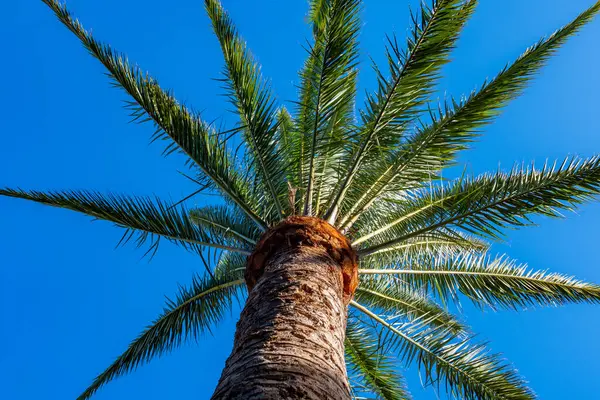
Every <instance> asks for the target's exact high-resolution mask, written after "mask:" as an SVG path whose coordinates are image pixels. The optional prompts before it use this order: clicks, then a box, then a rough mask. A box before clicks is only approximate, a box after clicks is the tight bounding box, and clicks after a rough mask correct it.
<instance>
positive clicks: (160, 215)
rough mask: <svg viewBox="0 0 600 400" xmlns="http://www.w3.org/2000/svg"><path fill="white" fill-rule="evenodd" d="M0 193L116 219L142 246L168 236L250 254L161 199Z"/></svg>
mask: <svg viewBox="0 0 600 400" xmlns="http://www.w3.org/2000/svg"><path fill="white" fill-rule="evenodd" d="M0 196H8V197H15V198H20V199H25V200H30V201H35V202H36V203H41V204H46V205H50V206H54V207H60V208H66V209H69V210H73V211H77V212H80V213H83V214H86V215H89V216H91V217H94V218H96V219H100V220H106V221H110V222H113V223H114V224H116V225H117V226H119V227H121V228H125V229H126V230H127V231H126V232H125V234H124V235H123V239H122V241H129V240H130V239H132V237H133V236H134V235H137V238H136V242H137V245H138V246H141V245H143V244H144V243H146V242H147V241H150V248H151V249H155V248H156V247H157V246H158V239H159V238H160V237H164V238H166V239H168V240H169V241H171V242H174V243H176V244H179V245H181V246H183V247H184V248H186V249H188V250H194V251H198V248H199V247H212V248H216V249H222V250H229V251H234V252H238V253H242V254H250V248H249V247H248V246H247V245H246V246H245V247H234V246H236V245H237V244H236V243H235V242H234V243H232V242H231V241H230V240H228V239H227V237H222V236H218V235H210V234H209V232H207V231H206V230H204V229H202V228H200V227H199V226H197V225H196V224H194V223H193V222H192V221H191V220H190V218H189V217H188V215H187V212H186V210H185V208H183V207H179V208H175V207H171V206H170V205H169V204H167V203H165V202H164V201H161V200H159V199H151V198H148V197H126V196H119V195H113V194H109V195H102V194H100V193H97V192H91V191H62V192H59V191H56V192H38V191H24V190H19V189H16V190H15V189H0Z"/></svg>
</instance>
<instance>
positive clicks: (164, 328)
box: [77, 255, 245, 400]
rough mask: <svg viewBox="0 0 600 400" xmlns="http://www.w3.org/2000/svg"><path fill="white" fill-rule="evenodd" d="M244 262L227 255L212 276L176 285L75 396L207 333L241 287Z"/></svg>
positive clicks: (88, 394)
mask: <svg viewBox="0 0 600 400" xmlns="http://www.w3.org/2000/svg"><path fill="white" fill-rule="evenodd" d="M244 264H245V259H244V258H243V257H240V256H238V255H227V256H225V257H223V258H222V259H221V261H220V263H219V265H218V266H217V268H216V270H215V275H214V277H204V278H202V277H198V276H196V277H194V279H193V280H192V284H191V285H190V287H189V288H184V287H182V288H180V290H179V293H178V294H177V297H176V298H175V300H168V301H167V306H166V307H165V309H164V311H163V313H162V314H161V315H160V316H159V317H158V318H157V319H156V320H154V321H153V322H152V323H151V324H150V325H149V326H148V327H147V328H146V329H145V330H144V331H143V332H142V333H141V334H140V335H139V336H138V337H137V338H136V339H135V340H133V341H132V342H131V344H130V345H129V347H128V348H127V350H126V351H125V352H124V353H123V354H121V355H120V356H119V357H117V359H116V360H115V361H114V362H113V363H112V364H111V365H110V366H109V367H108V368H107V369H106V370H105V371H104V372H102V373H101V374H100V375H98V376H97V377H96V379H94V382H93V383H92V384H91V385H90V386H89V387H88V388H87V389H86V390H85V391H84V392H83V393H82V394H81V395H80V396H79V397H78V398H77V399H78V400H85V399H89V398H90V397H91V396H92V395H93V394H94V393H95V392H96V391H98V389H100V388H101V387H102V386H104V385H105V384H106V383H108V382H109V381H111V380H113V379H115V378H118V377H119V376H122V375H125V374H127V373H129V372H131V371H133V370H135V369H136V368H137V367H139V366H140V365H142V364H145V363H147V362H149V361H150V360H152V359H153V358H155V357H159V356H161V355H163V354H165V353H169V352H170V351H172V350H173V349H174V348H176V347H178V346H179V345H181V343H182V342H183V341H185V340H187V339H190V338H192V339H195V340H198V339H199V338H200V337H201V336H202V335H204V334H205V333H207V332H210V330H211V327H212V326H214V325H215V324H216V323H218V322H219V321H220V320H221V319H222V318H223V315H224V314H225V313H226V312H227V310H229V309H230V308H231V306H232V303H233V300H234V299H235V297H236V296H237V293H238V291H239V290H240V288H241V287H242V286H243V284H244V278H243V267H244Z"/></svg>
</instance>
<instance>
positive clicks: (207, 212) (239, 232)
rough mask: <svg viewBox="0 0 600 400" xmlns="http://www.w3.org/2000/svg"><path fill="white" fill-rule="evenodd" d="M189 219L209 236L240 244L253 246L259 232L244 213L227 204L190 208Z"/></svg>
mask: <svg viewBox="0 0 600 400" xmlns="http://www.w3.org/2000/svg"><path fill="white" fill-rule="evenodd" d="M189 214H190V219H191V220H192V221H193V222H194V223H196V224H197V225H198V226H200V227H201V228H203V229H205V230H206V231H207V232H208V233H209V234H210V235H211V237H221V238H228V239H231V240H233V241H235V242H237V243H239V244H240V245H241V246H244V247H246V246H253V245H255V244H256V242H258V239H259V238H260V234H261V232H260V231H259V230H258V229H256V228H255V226H254V225H253V224H251V223H250V222H251V221H250V220H249V219H248V217H247V216H246V215H245V214H241V213H237V212H236V211H235V210H232V209H231V208H230V207H227V206H206V207H201V208H194V209H192V210H190V213H189Z"/></svg>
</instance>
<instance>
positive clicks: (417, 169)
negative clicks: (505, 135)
mask: <svg viewBox="0 0 600 400" xmlns="http://www.w3.org/2000/svg"><path fill="white" fill-rule="evenodd" d="M599 10H600V3H596V4H595V5H594V6H592V7H591V8H589V9H588V10H586V11H584V12H583V13H581V14H580V15H579V16H578V17H577V18H575V19H574V20H573V21H572V22H570V23H569V24H567V25H565V26H564V27H562V28H560V29H559V30H557V31H556V32H554V33H553V34H552V35H550V36H549V37H548V38H545V39H542V40H540V41H539V42H538V43H536V44H535V45H533V46H531V47H530V48H528V49H527V50H526V51H525V52H524V53H523V54H522V55H521V56H519V58H517V60H516V61H515V62H513V63H512V64H511V65H510V66H507V67H506V68H504V69H503V70H502V71H501V72H500V73H499V74H498V75H496V77H495V78H494V79H492V80H491V81H490V82H486V83H484V84H483V85H482V87H481V88H480V89H479V90H478V91H475V92H473V93H471V94H470V96H469V97H468V98H466V99H463V100H460V101H458V102H457V101H454V100H453V99H451V100H450V102H446V103H445V104H444V105H443V106H442V107H439V109H438V112H437V114H436V113H434V112H431V113H430V115H431V120H432V121H431V123H429V124H427V125H424V126H418V127H417V129H416V132H415V133H414V134H413V135H412V136H411V137H409V138H408V140H406V141H405V142H404V143H402V145H401V146H400V148H399V149H398V150H396V151H393V152H392V153H391V154H390V155H389V156H388V157H387V158H384V159H383V160H382V161H379V162H378V161H377V160H376V161H375V162H374V163H373V165H372V166H368V168H367V169H368V171H367V172H365V176H364V177H362V178H361V180H362V179H364V180H365V181H366V182H369V185H367V186H366V187H365V188H364V190H362V192H361V193H360V194H358V195H355V196H354V198H353V199H357V198H358V200H356V201H354V202H353V203H352V204H353V205H352V207H351V208H350V210H349V211H348V212H346V213H345V215H346V217H345V218H344V219H342V221H341V223H340V225H341V226H342V227H343V228H347V227H350V226H352V224H353V223H354V222H355V221H356V220H357V219H358V218H359V217H360V216H361V215H362V213H364V212H365V210H367V209H369V208H370V207H371V206H372V205H373V203H374V202H375V201H376V200H377V199H379V198H381V196H383V195H385V193H387V192H390V191H400V190H403V189H405V188H406V187H407V186H410V185H411V183H412V182H422V181H426V180H428V179H430V177H431V174H432V173H433V174H435V173H436V172H437V171H438V170H439V169H441V168H444V167H446V166H448V164H449V163H450V162H452V161H453V160H454V158H455V156H456V153H457V152H458V151H460V150H462V149H465V148H466V147H467V145H468V144H469V143H470V142H471V141H472V140H473V139H474V138H475V137H476V136H477V134H478V133H479V131H480V129H481V128H482V127H483V126H484V125H486V124H488V123H490V122H491V121H492V120H493V119H494V118H495V117H496V116H497V115H498V114H500V111H501V109H502V108H503V107H505V106H506V105H507V104H508V103H509V102H510V101H511V100H513V99H515V98H516V97H518V96H519V95H520V94H521V93H522V91H523V89H524V88H525V87H526V85H527V84H528V83H529V81H530V80H531V78H532V77H533V76H534V75H535V73H536V72H537V71H539V70H540V68H541V67H542V66H544V65H545V63H546V62H547V60H548V59H549V58H550V57H551V56H552V54H553V53H554V52H556V50H557V49H559V48H560V46H562V45H563V44H564V43H565V42H566V41H567V39H568V38H569V37H571V36H573V35H574V34H575V33H577V32H578V31H579V30H580V29H581V28H582V27H583V26H584V25H585V24H586V23H588V22H589V21H590V20H591V19H592V18H593V17H594V15H595V14H596V13H597V12H598V11H599ZM359 196H360V197H359Z"/></svg>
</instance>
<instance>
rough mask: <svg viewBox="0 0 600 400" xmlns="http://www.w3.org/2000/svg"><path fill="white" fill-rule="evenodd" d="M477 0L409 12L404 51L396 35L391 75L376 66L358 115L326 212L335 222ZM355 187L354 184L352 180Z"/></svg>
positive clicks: (449, 0)
mask: <svg viewBox="0 0 600 400" xmlns="http://www.w3.org/2000/svg"><path fill="white" fill-rule="evenodd" d="M475 3H476V2H475V1H471V0H468V1H464V0H434V1H433V2H432V4H431V7H428V6H427V5H426V4H425V3H421V12H420V16H413V27H412V34H411V36H410V37H409V38H408V41H407V42H408V43H407V51H406V52H403V51H402V50H401V49H400V47H399V45H398V43H397V41H396V40H395V39H393V40H390V46H389V48H388V51H387V58H388V64H389V68H390V74H391V76H390V78H385V77H384V76H383V74H382V73H380V72H379V70H377V75H378V90H377V93H376V94H374V95H371V96H369V97H368V98H367V104H366V110H365V111H364V112H363V113H362V115H361V120H362V121H361V122H362V128H361V129H359V131H358V138H359V143H358V145H357V146H355V150H354V151H352V152H351V153H350V155H349V157H348V160H347V162H346V165H345V167H344V176H345V177H344V179H343V181H342V183H341V185H340V186H339V189H338V191H337V194H336V196H335V197H333V198H332V202H331V206H330V208H329V209H328V211H327V213H326V214H325V218H327V219H328V220H329V222H330V223H333V222H335V221H336V218H337V213H338V209H339V207H340V205H342V204H343V200H344V197H345V195H346V192H347V191H348V189H349V188H350V185H351V183H352V181H353V180H354V178H355V176H356V175H357V174H358V172H359V168H360V166H361V165H362V164H363V163H364V162H365V161H373V160H374V159H375V158H376V157H379V156H380V155H381V154H382V153H384V154H385V153H386V152H388V151H389V150H390V149H392V148H394V147H395V146H396V145H397V144H398V142H399V139H400V138H401V136H402V134H403V132H404V130H405V128H406V124H407V122H409V121H412V120H413V119H414V118H415V116H416V115H417V114H416V112H417V111H419V108H420V106H421V105H422V104H423V101H424V99H425V98H426V97H427V96H428V95H429V94H430V93H431V91H432V89H433V85H434V84H435V82H436V81H437V79H438V78H439V70H440V69H441V67H442V66H443V65H444V64H446V63H447V62H448V54H449V53H450V51H451V50H452V49H453V48H454V44H455V42H456V40H457V38H458V35H459V33H460V31H461V29H462V27H463V26H464V24H465V22H466V21H467V20H468V19H469V17H470V15H471V14H472V12H473V10H474V8H475ZM354 186H356V184H355V185H354Z"/></svg>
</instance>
